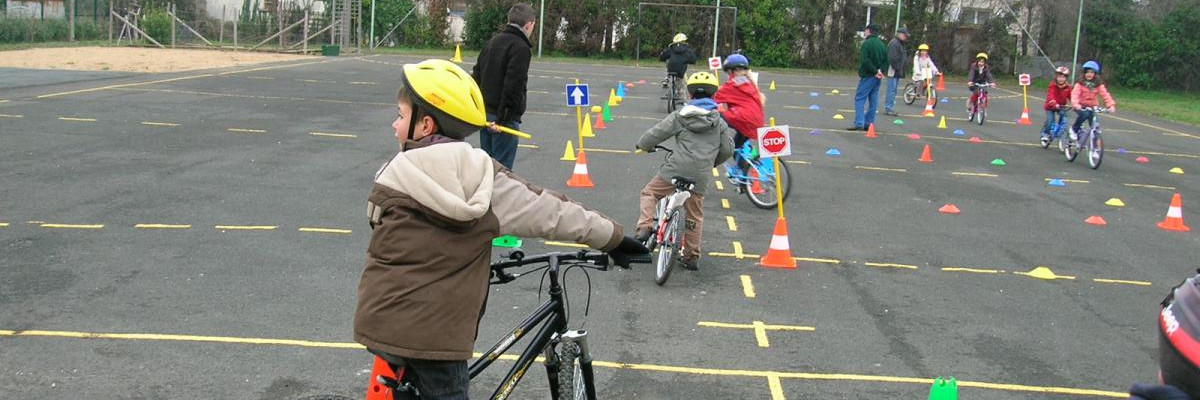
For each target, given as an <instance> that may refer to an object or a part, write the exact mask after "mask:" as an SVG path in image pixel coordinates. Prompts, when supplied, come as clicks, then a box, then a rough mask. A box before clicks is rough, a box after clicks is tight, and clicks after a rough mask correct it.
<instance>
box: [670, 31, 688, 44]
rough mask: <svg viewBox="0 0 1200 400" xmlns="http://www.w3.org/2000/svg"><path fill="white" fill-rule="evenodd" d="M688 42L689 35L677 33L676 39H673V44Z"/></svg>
mask: <svg viewBox="0 0 1200 400" xmlns="http://www.w3.org/2000/svg"><path fill="white" fill-rule="evenodd" d="M686 41H687V35H684V34H682V33H676V34H675V38H674V39H671V43H679V42H686Z"/></svg>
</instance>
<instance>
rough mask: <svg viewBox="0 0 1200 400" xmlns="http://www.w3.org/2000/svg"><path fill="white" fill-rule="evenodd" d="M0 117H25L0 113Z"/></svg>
mask: <svg viewBox="0 0 1200 400" xmlns="http://www.w3.org/2000/svg"><path fill="white" fill-rule="evenodd" d="M0 118H25V116H24V115H17V114H0Z"/></svg>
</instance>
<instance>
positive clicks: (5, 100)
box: [0, 99, 8, 103]
mask: <svg viewBox="0 0 1200 400" xmlns="http://www.w3.org/2000/svg"><path fill="white" fill-rule="evenodd" d="M7 102H8V100H7V99H4V100H0V103H7Z"/></svg>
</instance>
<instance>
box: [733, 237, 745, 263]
mask: <svg viewBox="0 0 1200 400" xmlns="http://www.w3.org/2000/svg"><path fill="white" fill-rule="evenodd" d="M733 256H734V257H737V258H738V259H739V260H740V259H742V258H745V257H746V255H745V253H742V242H738V241H734V242H733Z"/></svg>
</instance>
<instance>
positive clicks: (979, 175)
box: [950, 172, 1000, 178]
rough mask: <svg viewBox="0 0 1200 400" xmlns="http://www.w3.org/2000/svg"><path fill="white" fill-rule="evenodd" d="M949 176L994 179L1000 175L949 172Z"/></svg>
mask: <svg viewBox="0 0 1200 400" xmlns="http://www.w3.org/2000/svg"><path fill="white" fill-rule="evenodd" d="M950 174H952V175H958V176H978V177H983V178H995V177H998V176H1000V175H996V174H984V173H979V172H951V173H950Z"/></svg>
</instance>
